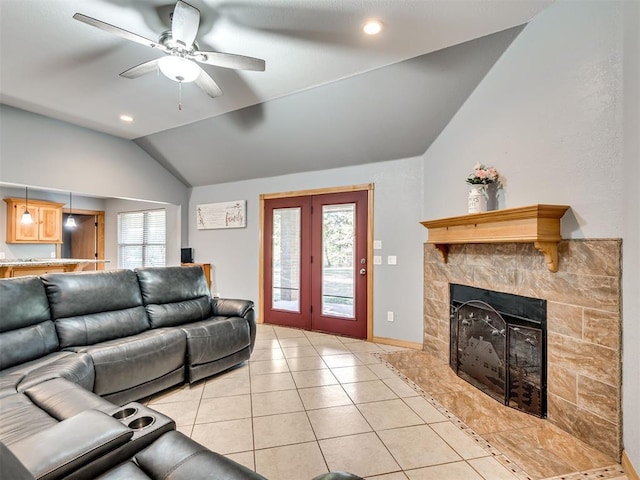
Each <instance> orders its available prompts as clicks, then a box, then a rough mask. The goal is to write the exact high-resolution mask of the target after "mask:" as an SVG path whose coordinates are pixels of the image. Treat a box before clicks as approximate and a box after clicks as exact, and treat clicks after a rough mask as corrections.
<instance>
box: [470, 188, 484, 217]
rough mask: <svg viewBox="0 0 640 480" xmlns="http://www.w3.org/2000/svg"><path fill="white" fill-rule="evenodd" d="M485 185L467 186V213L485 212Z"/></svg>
mask: <svg viewBox="0 0 640 480" xmlns="http://www.w3.org/2000/svg"><path fill="white" fill-rule="evenodd" d="M486 188H487V186H486V185H483V184H476V185H469V213H480V212H486V211H487V196H486Z"/></svg>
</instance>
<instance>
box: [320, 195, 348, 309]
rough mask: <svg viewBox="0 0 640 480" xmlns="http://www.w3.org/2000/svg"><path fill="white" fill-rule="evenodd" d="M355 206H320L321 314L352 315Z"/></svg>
mask: <svg viewBox="0 0 640 480" xmlns="http://www.w3.org/2000/svg"><path fill="white" fill-rule="evenodd" d="M355 225H356V205H355V203H346V204H341V205H323V206H322V314H323V315H331V316H335V317H344V318H354V294H355V290H354V283H355V267H356V261H355V245H356V230H355Z"/></svg>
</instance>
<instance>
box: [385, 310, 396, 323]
mask: <svg viewBox="0 0 640 480" xmlns="http://www.w3.org/2000/svg"><path fill="white" fill-rule="evenodd" d="M394 321H395V315H394V314H393V312H387V322H394Z"/></svg>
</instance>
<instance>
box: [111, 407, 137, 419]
mask: <svg viewBox="0 0 640 480" xmlns="http://www.w3.org/2000/svg"><path fill="white" fill-rule="evenodd" d="M137 412H138V409H137V408H134V407H129V408H123V409H122V410H118V411H117V412H116V413H114V414H113V415H111V416H112V417H113V418H116V419H118V420H122V419H123V418H128V417H130V416H131V415H135V414H136V413H137Z"/></svg>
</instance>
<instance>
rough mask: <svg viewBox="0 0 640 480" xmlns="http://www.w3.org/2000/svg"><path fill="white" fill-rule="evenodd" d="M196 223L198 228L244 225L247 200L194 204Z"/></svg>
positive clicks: (245, 222)
mask: <svg viewBox="0 0 640 480" xmlns="http://www.w3.org/2000/svg"><path fill="white" fill-rule="evenodd" d="M196 225H197V227H198V230H209V229H213V228H243V227H246V226H247V201H246V200H235V201H233V202H220V203H206V204H203V205H196Z"/></svg>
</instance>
